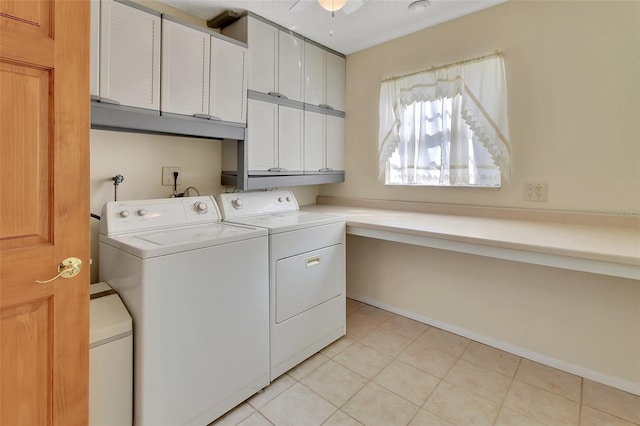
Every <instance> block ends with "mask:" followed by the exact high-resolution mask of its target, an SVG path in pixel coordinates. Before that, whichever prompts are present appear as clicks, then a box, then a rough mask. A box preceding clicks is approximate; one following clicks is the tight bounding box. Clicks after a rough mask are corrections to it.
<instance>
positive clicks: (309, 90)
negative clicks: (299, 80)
mask: <svg viewBox="0 0 640 426" xmlns="http://www.w3.org/2000/svg"><path fill="white" fill-rule="evenodd" d="M326 59H327V51H326V50H324V49H322V48H320V47H318V46H316V45H315V44H311V43H309V42H305V48H304V80H305V91H304V102H305V103H307V104H311V105H316V106H318V105H321V104H325V103H326V99H325V80H326V75H327V73H326V69H327V67H326Z"/></svg>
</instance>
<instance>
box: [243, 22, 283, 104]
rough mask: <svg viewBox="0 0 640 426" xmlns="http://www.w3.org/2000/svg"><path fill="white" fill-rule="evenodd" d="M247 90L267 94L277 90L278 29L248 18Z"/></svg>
mask: <svg viewBox="0 0 640 426" xmlns="http://www.w3.org/2000/svg"><path fill="white" fill-rule="evenodd" d="M248 19H249V22H248V23H249V27H248V30H247V31H248V45H249V89H250V90H255V91H257V92H262V93H269V92H275V91H276V90H277V76H278V62H277V61H276V56H277V51H278V29H277V28H276V27H272V26H271V25H269V24H266V23H264V22H262V21H259V20H257V19H255V18H252V17H249V18H248Z"/></svg>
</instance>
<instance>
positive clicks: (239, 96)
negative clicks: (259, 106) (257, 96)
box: [209, 37, 247, 123]
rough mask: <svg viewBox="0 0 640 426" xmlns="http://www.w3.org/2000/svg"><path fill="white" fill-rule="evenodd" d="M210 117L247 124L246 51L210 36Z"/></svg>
mask: <svg viewBox="0 0 640 426" xmlns="http://www.w3.org/2000/svg"><path fill="white" fill-rule="evenodd" d="M210 89H211V91H210V96H209V114H210V115H211V116H213V117H218V118H220V119H222V120H225V121H234V122H238V123H245V122H246V121H247V120H246V118H247V117H246V110H247V49H245V48H244V47H242V46H238V45H237V44H233V43H230V42H228V41H224V40H220V39H218V38H215V37H211V80H210Z"/></svg>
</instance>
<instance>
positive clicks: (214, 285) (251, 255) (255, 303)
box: [100, 197, 270, 426]
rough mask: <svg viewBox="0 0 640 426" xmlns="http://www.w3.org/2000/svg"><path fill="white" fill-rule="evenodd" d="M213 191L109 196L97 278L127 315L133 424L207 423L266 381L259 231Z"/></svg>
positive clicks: (265, 293) (264, 270)
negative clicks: (223, 207)
mask: <svg viewBox="0 0 640 426" xmlns="http://www.w3.org/2000/svg"><path fill="white" fill-rule="evenodd" d="M219 222H220V212H219V210H218V207H217V205H216V203H215V200H214V199H213V197H192V198H173V199H161V200H143V201H118V202H109V203H107V204H106V205H105V207H104V209H103V212H102V220H101V231H100V278H101V280H103V281H107V282H108V283H109V285H111V287H113V288H114V289H115V290H116V291H117V292H118V294H119V295H120V297H121V298H122V300H123V302H124V303H125V305H126V307H127V309H128V310H129V312H130V313H131V316H132V317H133V327H134V333H133V335H134V424H135V425H136V426H144V425H153V426H158V425H172V426H174V425H187V424H188V425H196V424H207V423H209V422H211V421H212V420H214V419H216V418H217V417H219V416H220V415H222V414H224V413H225V412H226V411H228V410H230V409H231V408H233V407H234V406H236V405H238V404H239V403H241V402H242V401H244V400H245V399H247V398H248V397H249V396H251V395H253V394H254V393H255V392H257V391H258V390H260V389H262V388H263V387H265V386H266V385H268V384H269V378H270V375H269V281H268V274H269V266H268V240H267V232H266V231H265V230H264V229H260V228H250V227H243V226H234V225H229V224H222V223H219Z"/></svg>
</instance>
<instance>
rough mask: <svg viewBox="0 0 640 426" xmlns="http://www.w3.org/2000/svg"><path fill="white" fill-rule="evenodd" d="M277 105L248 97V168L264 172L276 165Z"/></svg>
mask: <svg viewBox="0 0 640 426" xmlns="http://www.w3.org/2000/svg"><path fill="white" fill-rule="evenodd" d="M277 130H278V105H277V104H273V103H269V102H262V101H256V100H255V99H249V101H248V109H247V134H248V140H247V151H248V162H249V164H248V168H249V173H251V172H256V171H257V172H264V171H267V170H269V169H271V168H274V167H277V163H276V152H277V151H276V143H277V135H276V132H277Z"/></svg>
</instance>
